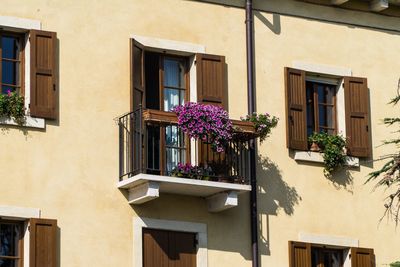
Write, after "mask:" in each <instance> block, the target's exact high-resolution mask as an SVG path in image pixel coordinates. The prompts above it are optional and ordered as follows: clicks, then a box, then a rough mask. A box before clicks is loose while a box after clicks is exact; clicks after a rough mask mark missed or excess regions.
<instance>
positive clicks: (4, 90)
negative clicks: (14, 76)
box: [1, 85, 16, 94]
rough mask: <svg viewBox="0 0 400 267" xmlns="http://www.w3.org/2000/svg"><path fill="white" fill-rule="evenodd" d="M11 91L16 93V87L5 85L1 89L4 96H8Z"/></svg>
mask: <svg viewBox="0 0 400 267" xmlns="http://www.w3.org/2000/svg"><path fill="white" fill-rule="evenodd" d="M9 90H10V92H15V91H16V89H15V87H11V86H7V85H3V86H2V87H1V93H2V94H7V93H8V91H9Z"/></svg>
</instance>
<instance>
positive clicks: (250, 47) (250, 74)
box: [246, 0, 259, 267]
mask: <svg viewBox="0 0 400 267" xmlns="http://www.w3.org/2000/svg"><path fill="white" fill-rule="evenodd" d="M253 34H254V26H253V1H252V0H246V54H247V102H248V113H249V115H251V114H252V113H253V112H255V97H254V43H253V42H254V35H253ZM249 150H250V151H249V152H250V185H251V192H250V224H251V248H252V259H253V261H252V266H253V267H258V266H259V262H258V261H259V259H258V212H257V178H256V146H255V141H254V140H250V141H249Z"/></svg>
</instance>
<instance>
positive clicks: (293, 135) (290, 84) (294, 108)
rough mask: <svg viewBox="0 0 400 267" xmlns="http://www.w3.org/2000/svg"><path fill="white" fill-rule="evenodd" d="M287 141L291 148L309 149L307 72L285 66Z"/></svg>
mask: <svg viewBox="0 0 400 267" xmlns="http://www.w3.org/2000/svg"><path fill="white" fill-rule="evenodd" d="M285 87H286V90H285V95H286V143H287V147H288V148H291V149H298V150H307V149H308V141H307V114H306V106H307V105H306V73H305V71H303V70H297V69H291V68H285Z"/></svg>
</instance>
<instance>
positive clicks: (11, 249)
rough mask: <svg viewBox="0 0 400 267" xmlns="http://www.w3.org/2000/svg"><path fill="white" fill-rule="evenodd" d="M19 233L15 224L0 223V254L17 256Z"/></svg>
mask: <svg viewBox="0 0 400 267" xmlns="http://www.w3.org/2000/svg"><path fill="white" fill-rule="evenodd" d="M20 235H21V233H20V228H19V227H18V226H17V225H15V224H3V223H2V224H0V256H18V243H19V238H20ZM0 266H1V265H0Z"/></svg>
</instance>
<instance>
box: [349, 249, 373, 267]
mask: <svg viewBox="0 0 400 267" xmlns="http://www.w3.org/2000/svg"><path fill="white" fill-rule="evenodd" d="M351 267H375V255H374V250H373V249H369V248H351Z"/></svg>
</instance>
